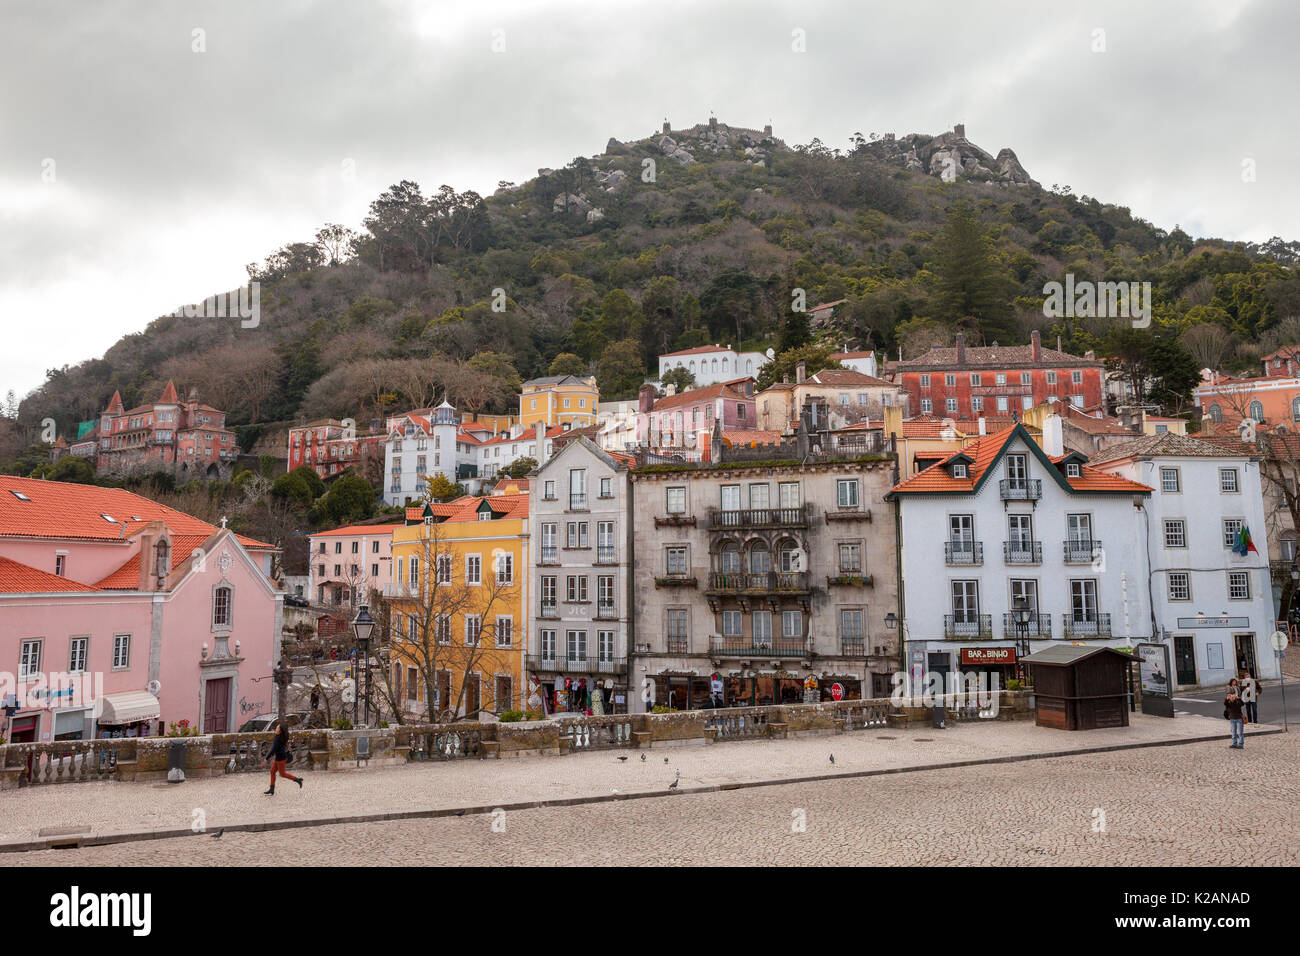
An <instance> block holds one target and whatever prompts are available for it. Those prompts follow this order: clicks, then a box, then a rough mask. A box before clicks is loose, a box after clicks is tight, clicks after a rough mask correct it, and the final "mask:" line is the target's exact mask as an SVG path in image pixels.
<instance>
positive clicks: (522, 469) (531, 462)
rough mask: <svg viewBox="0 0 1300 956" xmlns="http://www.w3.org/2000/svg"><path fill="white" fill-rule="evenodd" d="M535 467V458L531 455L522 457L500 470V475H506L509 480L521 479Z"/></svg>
mask: <svg viewBox="0 0 1300 956" xmlns="http://www.w3.org/2000/svg"><path fill="white" fill-rule="evenodd" d="M536 467H537V459H536V458H533V457H532V456H531V455H523V456H522V457H520V458H516V459H515V460H514V461H512V462H511V463H510V464H508V465H506V466H505V467H504V468H502V469H501V474H503V475H508V476H509V477H511V478H523V477H525V476H527V474H528V473H529V472H530V471H532V470H533V469H534V468H536Z"/></svg>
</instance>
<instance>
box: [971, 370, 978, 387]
mask: <svg viewBox="0 0 1300 956" xmlns="http://www.w3.org/2000/svg"><path fill="white" fill-rule="evenodd" d="M970 383H971V384H972V385H979V384H980V373H979V372H971V373H970Z"/></svg>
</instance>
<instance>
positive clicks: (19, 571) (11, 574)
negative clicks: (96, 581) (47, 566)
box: [0, 558, 99, 594]
mask: <svg viewBox="0 0 1300 956" xmlns="http://www.w3.org/2000/svg"><path fill="white" fill-rule="evenodd" d="M98 590H99V588H96V587H91V586H90V585H89V584H82V583H81V582H80V581H73V580H72V579H71V578H65V577H62V576H60V575H58V574H51V573H50V572H49V571H41V570H40V569H38V568H33V567H31V566H29V565H26V564H20V563H19V562H17V561H14V560H12V559H10V558H0V594H45V593H48V592H54V591H98Z"/></svg>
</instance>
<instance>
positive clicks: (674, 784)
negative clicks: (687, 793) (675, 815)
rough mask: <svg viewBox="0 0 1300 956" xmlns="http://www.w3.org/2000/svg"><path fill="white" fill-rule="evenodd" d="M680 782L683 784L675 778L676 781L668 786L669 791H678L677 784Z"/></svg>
mask: <svg viewBox="0 0 1300 956" xmlns="http://www.w3.org/2000/svg"><path fill="white" fill-rule="evenodd" d="M680 782H681V781H680V780H677V779H676V778H674V779H673V782H672V783H670V784H669V785H668V789H669V790H676V789H677V784H679V783H680Z"/></svg>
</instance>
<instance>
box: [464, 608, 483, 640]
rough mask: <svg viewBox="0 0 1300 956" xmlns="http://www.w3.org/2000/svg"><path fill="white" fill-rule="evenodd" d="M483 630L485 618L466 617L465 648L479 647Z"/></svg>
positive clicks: (470, 615)
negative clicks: (479, 639)
mask: <svg viewBox="0 0 1300 956" xmlns="http://www.w3.org/2000/svg"><path fill="white" fill-rule="evenodd" d="M482 630H483V618H481V617H479V616H478V615H477V614H466V615H465V646H466V647H477V646H478V638H479V633H480V632H481V631H482Z"/></svg>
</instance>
